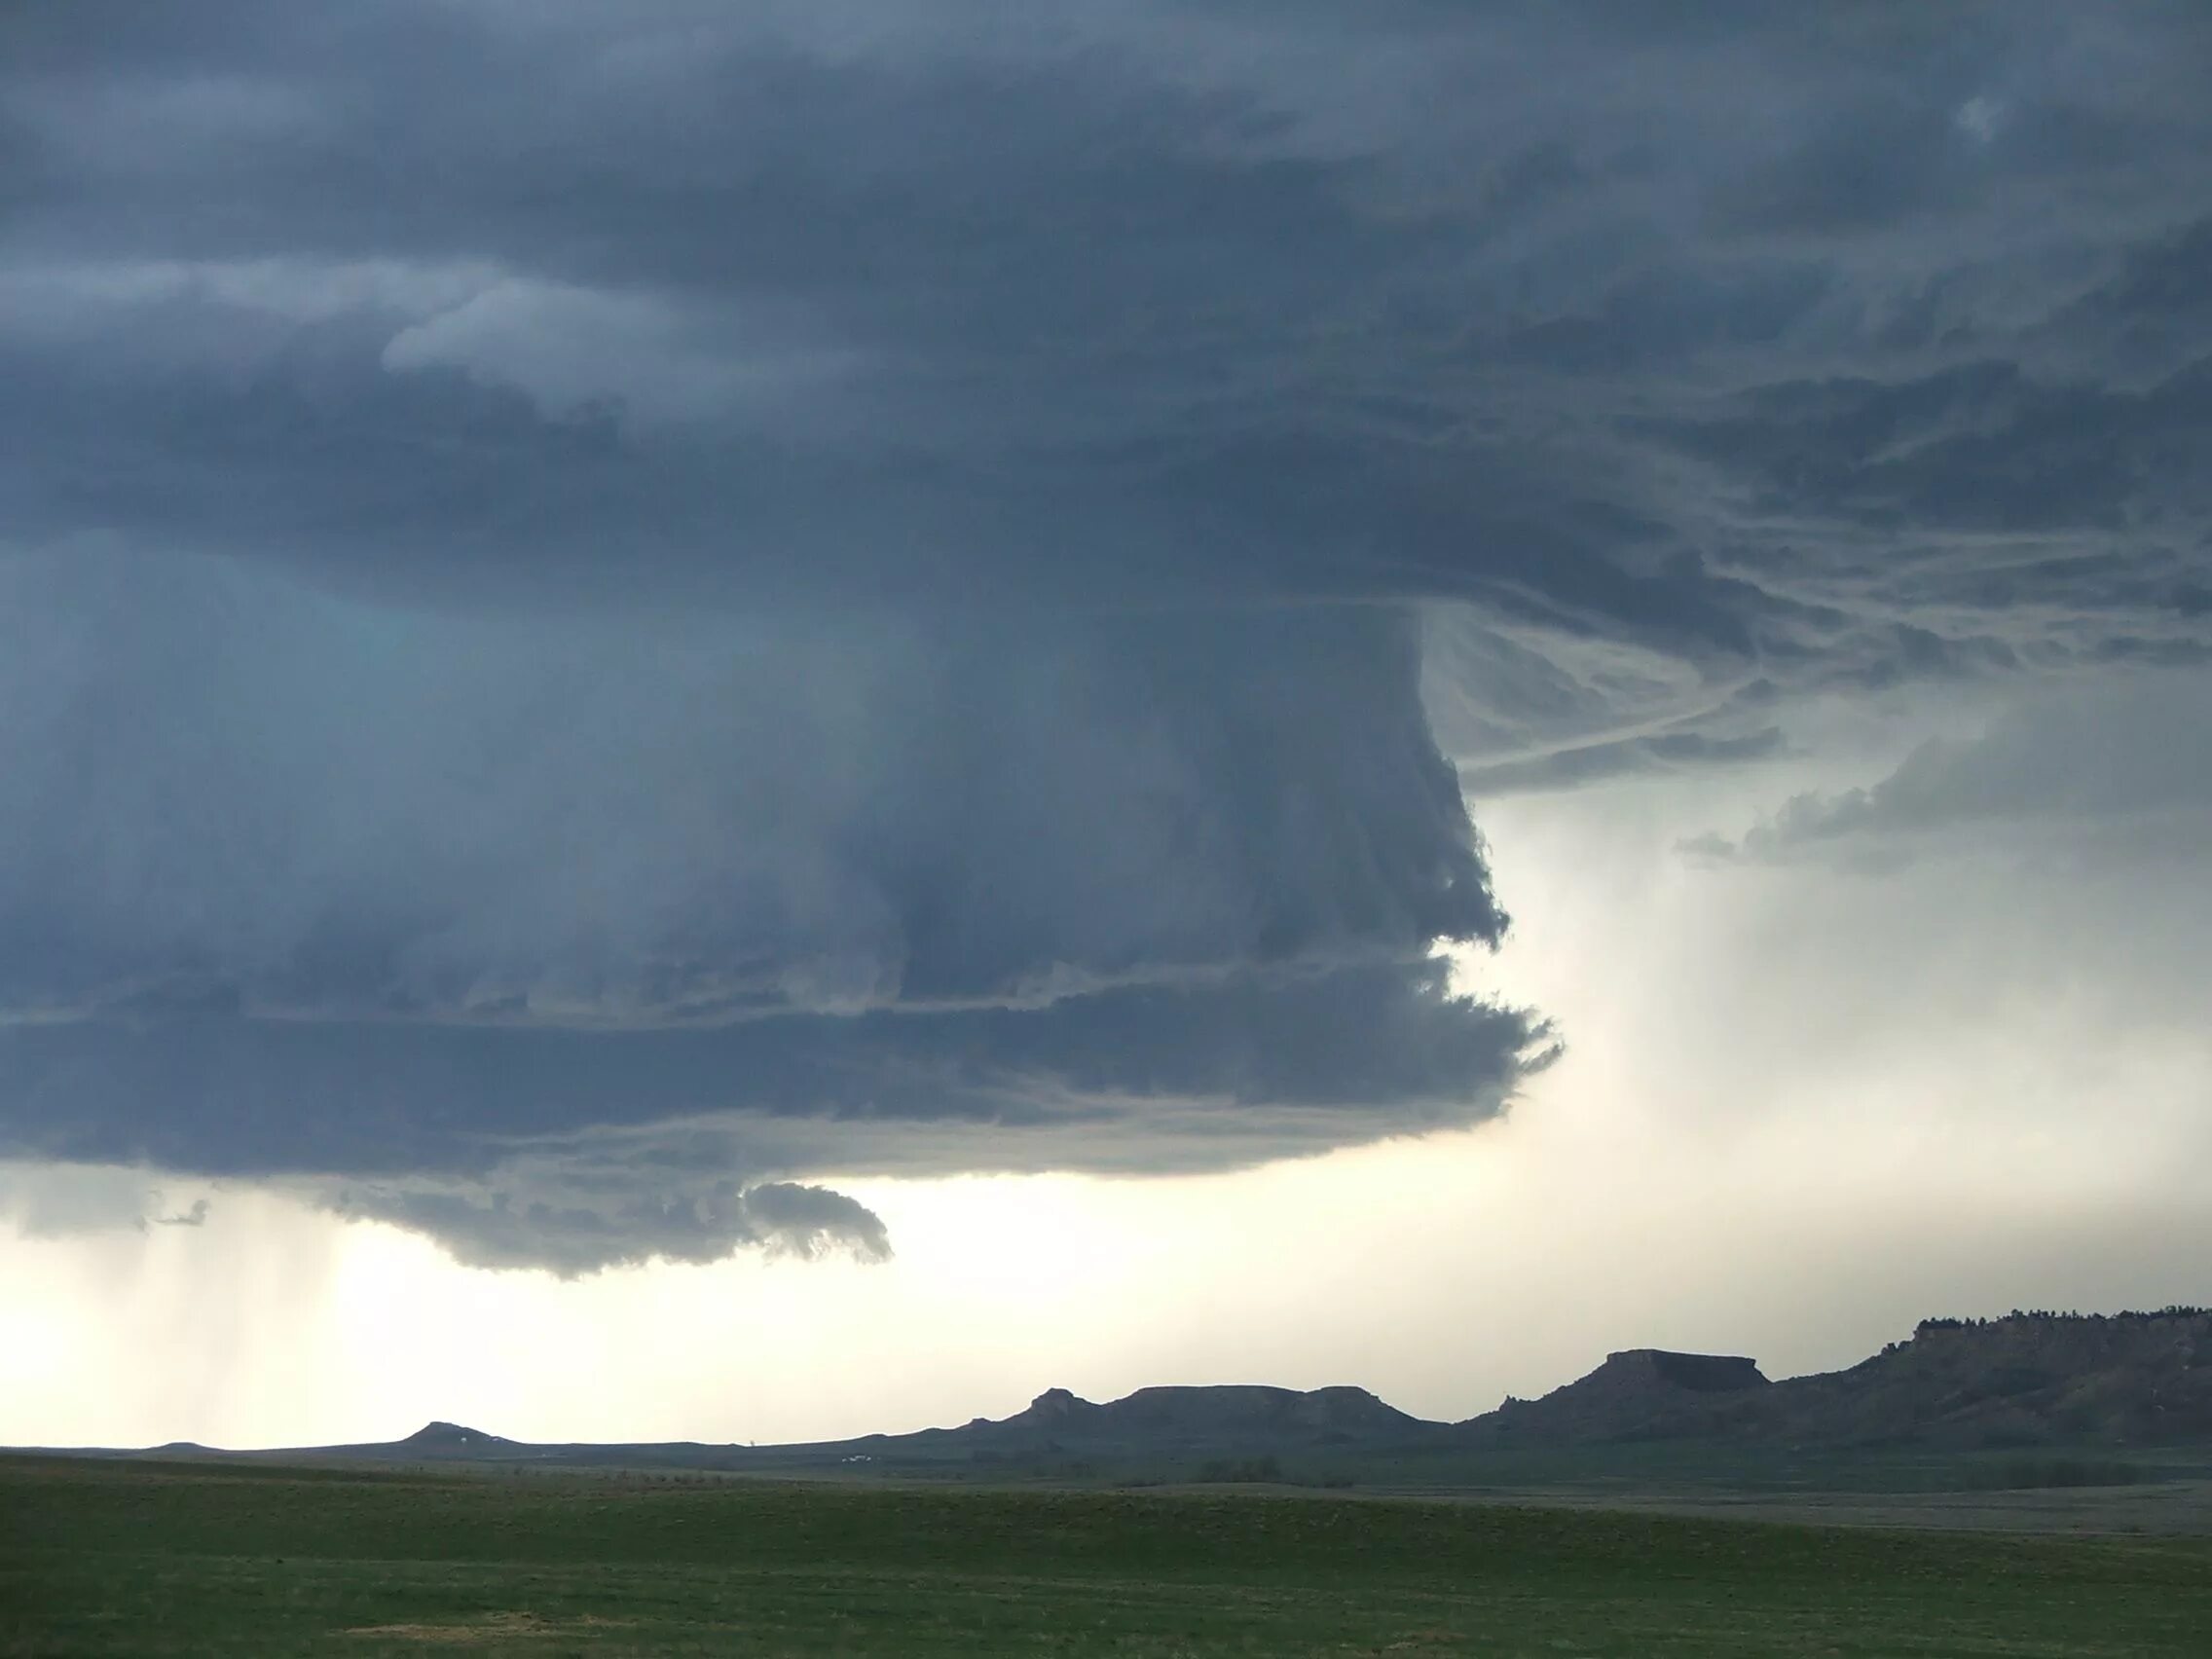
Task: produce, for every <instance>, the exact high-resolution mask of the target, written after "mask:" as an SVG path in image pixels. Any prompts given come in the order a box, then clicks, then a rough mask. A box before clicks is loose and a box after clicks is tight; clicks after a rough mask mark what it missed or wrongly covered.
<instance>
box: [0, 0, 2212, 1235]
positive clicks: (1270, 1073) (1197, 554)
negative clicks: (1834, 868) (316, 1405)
mask: <svg viewBox="0 0 2212 1659" xmlns="http://www.w3.org/2000/svg"><path fill="white" fill-rule="evenodd" d="M2208 71H2212V20H2208V19H2207V18H2206V17H2205V15H2204V13H2203V11H2202V9H2201V8H2199V7H2195V6H2193V5H2190V4H2187V3H2183V0H2176V3H2173V4H2157V3H2144V4H2136V5H2121V6H2113V7H2104V8H2097V9H2094V10H2093V11H2090V10H2086V9H2083V8H2076V7H2066V6H2060V5H2056V4H2053V5H2048V6H2026V7H2022V6H2003V7H1998V6H1989V7H1967V8H1960V9H1956V10H1954V11H1949V12H1946V13H1945V14H1944V15H1943V17H1942V18H1940V19H1937V18H1932V17H1930V16H1928V15H1926V14H1924V13H1923V12H1921V11H1920V10H1917V9H1912V8H1905V7H1892V6H1886V5H1877V6H1869V7H1856V8H1850V9H1834V10H1832V11H1829V12H1824V13H1823V14H1821V15H1820V17H1819V18H1817V19H1815V18H1790V19H1786V20H1777V19H1776V18H1774V17H1772V16H1771V15H1770V14H1769V13H1768V12H1766V11H1763V10H1757V9H1750V8H1739V7H1734V6H1723V5H1717V4H1715V5H1708V6H1704V7H1701V8H1695V9H1692V10H1691V11H1690V12H1688V13H1686V14H1684V15H1681V16H1679V17H1675V18H1671V20H1669V21H1667V22H1665V23H1664V24H1662V23H1661V22H1659V21H1657V20H1655V19H1654V18H1653V17H1652V16H1651V15H1650V14H1648V13H1647V12H1646V11H1645V10H1644V9H1641V8H1633V7H1623V6H1616V5H1611V4H1599V3H1596V0H1588V3H1584V4H1579V5H1569V6H1564V7H1530V6H1520V5H1510V4H1499V5H1494V6H1475V7H1468V6H1456V5H1455V6H1441V5H1439V6H1429V5H1421V4H1393V5H1386V6H1383V7H1373V8H1365V9H1362V10H1360V11H1359V12H1357V13H1356V14H1352V13H1346V12H1344V11H1342V10H1341V9H1339V8H1334V7H1326V8H1325V7H1314V6H1303V5H1291V6H1283V7H1273V8H1269V9H1267V11H1266V13H1265V14H1264V15H1262V14H1260V13H1256V12H1254V11H1252V10H1251V9H1249V8H1245V7H1242V6H1239V5H1234V4H1227V3H1224V4H1218V5H1213V4H1190V5H1175V6H1169V5H1145V6H1137V7H1128V8H1116V9H1112V10H1111V11H1110V13H1100V12H1099V9H1097V8H1088V7H1086V8H1078V7H1060V6H1053V5H1043V6H1035V7H1028V8H1023V9H1021V10H1020V11H1019V12H1018V14H1014V15H1009V14H1006V13H1003V12H1002V11H1001V10H1000V9H998V8H993V7H981V6H965V5H963V6H953V7H940V8H933V9H932V10H931V11H930V12H929V14H928V15H927V17H926V18H924V17H922V16H921V15H919V14H915V13H912V12H910V11H909V10H907V9H903V8H895V7H887V6H877V5H869V4H861V3H843V4H832V5H811V6H805V7H783V6H760V7H747V8H743V9H737V10H733V9H731V8H728V7H725V6H710V5H703V4H693V3H688V0H652V3H648V4H645V5H631V6H619V7H616V6H600V5H590V4H580V3H576V4H571V3H562V4H554V5H533V6H521V5H508V4H502V3H498V0H387V3H380V4H375V5H366V6H356V7H348V8H344V9H340V10H322V9H303V8H297V7H290V6H279V5H274V4H262V3H249V0H218V3H213V4H207V5H203V6H195V7H193V8H189V9H179V10H177V11H174V12H171V13H165V14H162V15H160V16H158V17H154V18H147V17H145V16H143V15H140V14H139V13H138V12H136V11H135V10H134V11H132V12H131V13H130V14H129V18H128V20H127V21H126V20H124V19H123V17H122V14H120V13H118V12H116V11H115V10H114V9H112V8H110V7H107V6H103V5H97V4H88V5H78V6H72V7H66V8H39V9H25V8H18V9H16V10H15V11H12V12H11V13H10V14H9V15H8V16H7V17H6V18H0V538H4V539H0V775H4V776H5V777H6V778H7V780H8V785H7V789H6V792H5V793H4V794H0V1022H4V1023H0V1153H4V1154H6V1155H9V1156H14V1157H32V1158H40V1159H48V1160H56V1161H71V1162H73V1163H82V1164H86V1165H97V1166H110V1165H129V1164H132V1163H144V1164H148V1165H151V1166H154V1167H157V1168H167V1169H177V1170H185V1171H191V1172H193V1173H197V1174H201V1175H206V1176H213V1177H219V1178H250V1179H257V1180H279V1181H284V1182H288V1183H295V1184H298V1185H300V1186H302V1187H303V1188H304V1189H305V1190H308V1191H311V1192H313V1193H314V1194H316V1195H318V1196H319V1197H321V1198H323V1200H324V1201H326V1202H328V1203H330V1204H332V1205H333V1206H334V1207H337V1208H339V1209H340V1210H341V1211H343V1212H344V1213H349V1214H358V1215H370V1216H377V1217H380V1218H383V1219H387V1220H393V1221H397V1222H399V1223H401V1224H403V1225H406V1226H410V1227H414V1228H417V1229H420V1230H422V1231H425V1232H428V1233H431V1234H433V1235H437V1236H439V1237H441V1238H442V1239H444V1240H446V1241H447V1242H448V1243H449V1244H450V1245H451V1246H453V1247H454V1248H455V1249H456V1250H457V1252H458V1253H460V1254H461V1255H462V1256H463V1257H465V1258H466V1259H469V1260H472V1261H480V1262H485V1263H491V1264H498V1265H514V1264H522V1263H537V1264H541V1265H545V1266H551V1267H555V1268H557V1269H560V1270H561V1271H567V1272H573V1271H583V1270H587V1269H589V1268H593V1267H597V1266H602V1265H605V1264H608V1263H610V1262H617V1261H630V1260H638V1259H643V1258H645V1257H649V1256H653V1255H665V1256H674V1257H678V1258H682V1259H704V1258H706V1257H710V1256H713V1255H716V1254H719V1253H721V1252H723V1251H726V1250H727V1249H729V1248H732V1247H734V1246H737V1245H743V1244H748V1243H752V1244H762V1245H766V1246H767V1247H771V1248H781V1249H785V1250H788V1251H791V1252H793V1253H796V1254H801V1255H804V1254H811V1253H816V1252H818V1251H820V1250H822V1249H825V1248H838V1247H842V1248H850V1249H853V1250H855V1251H857V1252H859V1253H860V1254H863V1255H876V1254H880V1253H881V1252H882V1251H883V1250H884V1249H885V1248H887V1247H888V1245H887V1243H886V1240H885V1238H884V1235H883V1231H882V1229H881V1227H880V1226H879V1225H876V1224H875V1223H874V1222H873V1218H871V1217H867V1216H866V1213H865V1212H858V1213H855V1212H856V1211H857V1210H858V1206H852V1205H850V1203H849V1200H843V1199H841V1198H838V1197H837V1195H835V1194H834V1193H831V1192H829V1191H827V1190H826V1189H822V1188H819V1187H818V1186H816V1185H815V1184H814V1178H816V1177H823V1178H829V1177H834V1176H835V1175H837V1174H840V1173H842V1174H848V1175H850V1174H860V1173H869V1172H882V1173H918V1172H942V1171H946V1170H952V1169H983V1168H1044V1167H1075V1168H1107V1169H1128V1170H1142V1171H1163V1170H1175V1169H1187V1168H1211V1167H1221V1166H1225V1165H1231V1164H1235V1163H1239V1162H1248V1161H1258V1160H1261V1159H1265V1158H1270V1157H1276V1156H1282V1155H1285V1154H1291V1153H1299V1152H1306V1151H1313V1150H1319V1149H1323V1148H1326V1147H1329V1146H1333V1145H1342V1144H1346V1143H1347V1142H1352V1141H1359V1140H1365V1139H1372V1138H1376V1137H1379V1136H1383V1135H1389V1134H1397V1133H1405V1132H1415V1131H1418V1130H1420V1129H1422V1128H1426V1127H1430V1126H1434V1125H1438V1124H1464V1123H1470V1122H1475V1121H1479V1120H1480V1119H1482V1118H1484V1117H1487V1116H1490V1115H1492V1114H1494V1113H1495V1112H1497V1111H1499V1110H1501V1109H1502V1108H1503V1107H1504V1105H1505V1104H1506V1103H1507V1102H1509V1101H1510V1099H1511V1098H1512V1096H1513V1094H1514V1091H1515V1089H1516V1087H1517V1085H1518V1084H1519V1082H1520V1081H1521V1080H1522V1079H1523V1078H1524V1077H1526V1075H1527V1074H1528V1072H1529V1070H1530V1068H1531V1067H1533V1066H1535V1065H1539V1064H1541V1063H1543V1062H1544V1060H1545V1059H1546V1058H1547V1057H1548V1056H1549V1055H1551V1054H1552V1053H1554V1052H1556V1038H1555V1034H1554V1033H1552V1032H1551V1030H1550V1029H1549V1028H1548V1027H1547V1026H1546V1025H1545V1023H1544V1022H1543V1019H1542V1016H1541V1014H1540V1013H1537V1012H1530V1011H1519V1010H1514V1009H1509V1008H1503V1007H1499V1006H1496V1005H1495V1004H1493V1003H1492V1002H1490V1001H1486V1000H1484V999H1483V997H1482V996H1481V995H1480V992H1479V986H1477V987H1473V988H1472V991H1471V992H1470V988H1469V987H1465V986H1460V985H1455V984H1454V983H1453V982H1452V981H1451V978H1450V977H1449V975H1448V974H1447V972H1446V970H1445V968H1444V967H1443V965H1442V962H1441V959H1440V958H1439V957H1438V955H1437V951H1438V949H1439V947H1440V946H1443V945H1446V944H1474V945H1484V944H1494V943H1495V942H1496V941H1497V940H1499V939H1500V938H1501V937H1502V935H1503V933H1504V931H1505V929H1506V927H1507V915H1506V911H1507V909H1508V908H1509V901H1510V895H1509V894H1506V895H1499V894H1497V893H1495V892H1493V883H1492V881H1491V879H1490V876H1489V873H1488V870H1487V867H1486V865H1485V862H1484V857H1483V852H1482V846H1481V842H1480V839H1479V836H1478V835H1477V833H1476V830H1475V825H1474V822H1473V821H1472V819H1471V817H1470V812H1469V808H1468V806H1467V804H1466V797H1467V795H1469V794H1472V796H1473V797H1474V799H1475V800H1476V802H1477V804H1478V806H1479V803H1480V801H1481V799H1482V797H1483V796H1484V794H1486V793H1503V792H1505V791H1508V790H1525V789H1537V788H1543V789H1554V788H1572V787H1577V786H1579V785H1583V784H1587V783H1590V782H1592V781H1595V780H1598V779H1602V778H1604V777H1609V776H1614V775H1617V774H1619V773H1622V772H1625V771H1634V770H1643V769H1650V768H1654V767H1675V768H1697V767H1707V766H1714V765H1719V764H1727V765H1747V764H1753V763H1757V762H1759V761H1761V760H1763V759H1766V758H1768V757H1771V756H1774V755H1776V754H1778V753H1780V752H1782V751H1783V750H1784V749H1785V748H1786V746H1787V740H1786V737H1785V735H1784V730H1785V727H1784V723H1783V721H1782V719H1781V718H1780V716H1779V715H1778V711H1779V710H1783V709H1785V708H1787V707H1788V705H1790V704H1791V703H1792V701H1793V700H1799V699H1808V698H1819V697H1853V696H1862V695H1868V694H1873V693H1881V692H1887V691H1893V690H1895V689H1897V688H1899V687H1913V686H1934V687H1942V686H1956V685H1962V684H1966V685H1973V686H1983V685H1987V684H1991V683H2000V682H2012V681H2021V682H2034V683H2036V684H2039V685H2040V684H2043V683H2045V682H2053V683H2057V682H2064V681H2066V680H2067V679H2068V677H2070V676H2071V677H2080V676H2083V675H2087V674H2091V673H2102V672H2106V671H2108V670H2110V669H2111V668H2112V667H2113V665H2116V664H2120V665H2139V664H2161V665H2165V666H2166V667H2167V668H2169V669H2173V670H2177V671H2179V672H2181V673H2184V674H2187V673H2189V672H2191V671H2192V668H2193V665H2195V666H2196V668H2197V671H2199V672H2200V671H2201V665H2202V664H2203V663H2204V659H2205V655H2206V652H2207V650H2208V648H2212V599H2208V595H2212V576H2208V566H2212V495H2208V494H2207V484H2206V479H2207V477H2208V476H2212V473H2208V472H2207V469H2206V467H2205V466H2204V464H2203V462H2204V461H2205V459H2206V456H2207V454H2208V453H2212V307H2208V305H2207V301H2206V297H2205V296H2206V294H2207V293H2208V292H2212V285H2208V279H2212V217H2208V216H2207V207H2206V204H2207V203H2212V161H2208V160H2207V158H2208V157H2212V116H2208V115H2207V114H2206V113H2205V111H2204V109H2203V100H2202V97H2201V89H2202V86H2203V83H2204V77H2205V75H2206V73H2207V72H2208ZM1895 793H1896V792H1895V791H1893V794H1895ZM1811 812H1813V809H1812V808H1806V809H1803V811H1802V812H1801V813H1800V817H1803V816H1804V815H1805V814H1808V813H1811ZM1809 821H1810V820H1808V822H1809Z"/></svg>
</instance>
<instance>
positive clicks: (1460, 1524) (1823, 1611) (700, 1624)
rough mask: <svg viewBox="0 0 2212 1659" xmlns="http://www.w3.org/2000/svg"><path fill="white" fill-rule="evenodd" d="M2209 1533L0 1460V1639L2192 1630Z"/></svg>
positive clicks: (2, 1649) (691, 1648)
mask: <svg viewBox="0 0 2212 1659" xmlns="http://www.w3.org/2000/svg"><path fill="white" fill-rule="evenodd" d="M2207 1630H2212V1540H2207V1539H2204V1538H2201V1537H2183V1538H2176V1537H2155V1536H2150V1535H2141V1536H2118V1537H2093V1538H2083V1537H2070V1538H2054V1537H2022V1536H1999V1535H1988V1534H1979V1533H1957V1532H1929V1531H1918V1532H1913V1531H1903V1530H1880V1529H1870V1528H1864V1527H1861V1528H1851V1529H1843V1528H1818V1527H1806V1526H1793V1525H1775V1524H1762V1523H1752V1522H1741V1521H1718V1520H1704V1519H1696V1518H1687V1517H1681V1516H1666V1515H1657V1514H1648V1513H1629V1512H1621V1511H1599V1510H1581V1509H1567V1508H1526V1507H1512V1506H1498V1505H1488V1504H1479V1503H1465V1502H1459V1503H1427V1502H1415V1501H1401V1500H1383V1501H1359V1500H1352V1499H1346V1498H1341V1497H1333V1496H1315V1495H1290V1494H1279V1493H1260V1492H1251V1491H1244V1492H1236V1493H1199V1492H1185V1493H1160V1492H1147V1493H1117V1492H1097V1491H1092V1492H1051V1491H1027V1492H991V1491H973V1490H971V1491H956V1490H942V1489H937V1490H932V1489H916V1488H903V1487H892V1486H849V1487H848V1486H835V1485H827V1484H821V1483H816V1484H809V1485H803V1486H802V1485H784V1484H778V1483H769V1482H765V1481H756V1480H746V1479H726V1478H713V1477H707V1476H700V1475H693V1476H689V1477H683V1476H668V1475H658V1476H638V1475H617V1476H609V1475H598V1476H592V1475H582V1474H565V1473H564V1474H552V1475H522V1474H486V1473H478V1472H466V1473H445V1472H437V1473H419V1472H390V1471H377V1472H369V1471H359V1470H333V1469H312V1468H284V1467H273V1466H239V1465H220V1466H218V1465H202V1466H192V1465H177V1464H155V1463H125V1462H113V1463H101V1462H94V1461H88V1460H74V1459H61V1458H30V1457H23V1458H11V1459H6V1460H0V1653H6V1654H8V1655H13V1656H29V1655H42V1656H43V1655H51V1656H54V1659H60V1656H63V1655H67V1656H71V1659H75V1656H79V1655H83V1656H88V1659H91V1656H97V1655H122V1654H129V1655H149V1656H181V1655H197V1654H232V1653H255V1654H271V1655H283V1654H345V1655H358V1656H361V1659H371V1656H373V1655H378V1654H388V1653H425V1652H446V1651H454V1650H464V1651H488V1652H495V1653H500V1654H512V1655H515V1656H517V1659H524V1656H531V1655H551V1654H570V1653H576V1654H584V1653H589V1654H609V1655H632V1654H664V1653H666V1654H687V1653H688V1654H703V1653H717V1654H723V1653H727V1654H741V1655H793V1656H797V1655H811V1654H852V1655H859V1654H875V1653H882V1654H945V1655H951V1654H960V1655H978V1654H1005V1653H1018V1654H1092V1653H1096V1654H1115V1655H1122V1656H1125V1659H1154V1656H1157V1659H1165V1656H1168V1655H1176V1656H1189V1659H1198V1656H1203V1655H1214V1654H1329V1655H1351V1654H1385V1653H1389V1654H1408V1655H1422V1654H1438V1655H1442V1654H1480V1655H1484V1656H1486V1659H1508V1656H1518V1655H1530V1656H1535V1655H1542V1656H1544V1659H1556V1656H1558V1655H1586V1656H1593V1659H1595V1656H1601V1655H1603V1656H1613V1659H1631V1656H1634V1659H1651V1656H1665V1655H1678V1656H1681V1659H1691V1656H1696V1659H1729V1656H1742V1659H1751V1656H1754V1655H1755V1656H1758V1659H1774V1656H1778V1655H1780V1656H1794V1655H1807V1656H1810V1655H1819V1656H1822V1659H1876V1656H1880V1659H1898V1656H1904V1655H1938V1654H1962V1655H1963V1654H1971V1655H1976V1656H1979V1659H1996V1656H2003V1655H2022V1656H2026V1655H2035V1656H2040V1659H2106V1656H2112V1659H2120V1656H2131V1659H2148V1656H2151V1655H2173V1656H2176V1659H2180V1656H2184V1655H2188V1656H2191V1659H2200V1656H2201V1655H2202V1653H2203V1652H2204V1633H2205V1632H2206V1631H2207Z"/></svg>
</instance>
